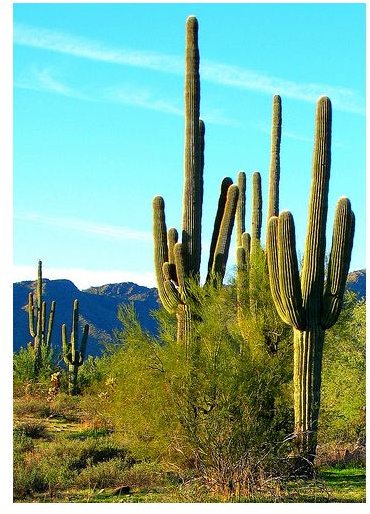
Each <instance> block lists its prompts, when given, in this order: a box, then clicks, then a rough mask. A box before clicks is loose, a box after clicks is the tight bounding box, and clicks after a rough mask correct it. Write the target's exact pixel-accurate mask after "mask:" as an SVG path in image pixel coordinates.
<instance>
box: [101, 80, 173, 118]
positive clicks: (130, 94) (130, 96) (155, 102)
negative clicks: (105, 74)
mask: <svg viewBox="0 0 370 514" xmlns="http://www.w3.org/2000/svg"><path fill="white" fill-rule="evenodd" d="M103 94H104V98H105V99H107V100H109V101H112V102H115V103H121V104H125V105H135V106H137V107H143V108H144V109H151V110H154V111H160V112H165V113H167V114H175V115H176V116H182V115H183V109H181V108H180V107H179V106H177V105H174V104H173V103H171V102H169V101H168V100H162V99H159V98H154V97H153V94H152V93H151V92H150V91H149V90H148V89H141V90H140V89H138V88H132V87H128V86H119V87H115V88H108V89H106V90H105V91H104V93H103Z"/></svg>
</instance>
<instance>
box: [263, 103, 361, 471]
mask: <svg viewBox="0 0 370 514" xmlns="http://www.w3.org/2000/svg"><path fill="white" fill-rule="evenodd" d="M330 152H331V103H330V100H329V98H327V97H322V98H320V99H319V101H318V104H317V109H316V127H315V143H314V150H313V170H312V183H311V193H310V202H309V214H308V227H307V235H306V243H305V252H304V260H303V269H302V276H301V279H300V277H299V270H298V262H297V255H296V249H295V232H294V220H293V216H292V215H291V213H290V212H287V211H286V212H282V213H281V214H280V215H279V216H278V217H276V216H273V217H272V218H271V219H270V221H269V225H268V235H267V257H268V267H269V277H270V286H271V293H272V296H273V299H274V303H275V306H276V309H277V311H278V313H279V314H280V316H281V318H282V320H283V321H284V322H285V323H288V324H289V325H291V326H292V327H293V332H294V380H293V381H294V414H295V435H296V442H297V445H296V448H297V454H298V456H299V457H301V458H303V459H304V460H305V461H306V462H309V463H311V464H312V463H313V462H314V458H315V454H316V445H317V425H318V416H319V408H320V387H321V367H322V352H323V344H324V334H325V330H327V329H328V328H330V327H331V326H332V325H333V324H334V323H335V322H336V320H337V319H338V316H339V313H340V310H341V307H342V302H343V294H344V289H345V283H346V278H347V274H348V270H349V264H350V259H351V250H352V244H353V235H354V227H355V219H354V214H353V212H352V210H351V204H350V201H349V200H348V199H347V198H344V197H343V198H341V199H340V200H339V201H338V204H337V208H336V213H335V219H334V230H333V239H332V246H331V251H330V256H329V265H328V270H327V275H326V281H325V230H326V219H327V210H328V189H329V177H330V159H331V154H330Z"/></svg>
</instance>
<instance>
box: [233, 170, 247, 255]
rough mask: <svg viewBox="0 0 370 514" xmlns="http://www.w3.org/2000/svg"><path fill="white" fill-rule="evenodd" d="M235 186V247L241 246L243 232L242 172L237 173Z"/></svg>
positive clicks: (243, 186)
mask: <svg viewBox="0 0 370 514" xmlns="http://www.w3.org/2000/svg"><path fill="white" fill-rule="evenodd" d="M237 185H238V188H239V196H238V204H237V207H236V213H235V231H236V246H237V247H239V246H242V235H243V234H244V232H245V189H246V176H245V173H244V171H240V172H239V173H238V179H237Z"/></svg>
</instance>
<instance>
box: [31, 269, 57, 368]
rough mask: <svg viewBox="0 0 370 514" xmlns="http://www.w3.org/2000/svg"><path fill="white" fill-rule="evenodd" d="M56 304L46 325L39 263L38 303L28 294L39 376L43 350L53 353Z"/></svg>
mask: <svg viewBox="0 0 370 514" xmlns="http://www.w3.org/2000/svg"><path fill="white" fill-rule="evenodd" d="M55 306H56V303H55V301H54V300H53V301H52V302H51V307H50V312H49V317H48V322H47V324H46V318H47V316H46V302H45V301H43V299H42V262H41V261H39V262H38V270H37V283H36V301H35V299H34V294H33V293H29V294H28V326H29V332H30V336H31V337H32V338H33V342H32V343H31V345H32V346H33V350H34V353H35V358H34V373H35V376H37V375H38V373H39V371H40V367H41V365H42V355H43V350H44V351H45V353H46V354H49V353H50V351H51V335H52V330H53V324H54V315H55Z"/></svg>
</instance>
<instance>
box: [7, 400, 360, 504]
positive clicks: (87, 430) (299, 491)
mask: <svg viewBox="0 0 370 514" xmlns="http://www.w3.org/2000/svg"><path fill="white" fill-rule="evenodd" d="M47 407H48V408H47ZM47 411H48V412H49V416H48V417H46V416H45V413H46V412H47ZM71 411H73V412H74V413H76V412H77V413H78V412H79V411H78V400H77V399H74V400H73V403H72V402H71V400H69V399H67V401H66V402H65V403H63V402H62V401H60V403H59V404H57V405H49V406H47V405H43V404H42V401H41V400H40V401H36V400H34V401H33V402H30V403H29V404H28V409H27V402H26V401H25V400H21V399H19V400H16V402H15V427H16V428H15V430H14V484H15V489H14V490H15V497H14V501H15V502H18V503H22V502H30V501H31V502H39V503H49V502H62V503H64V502H69V503H179V502H186V503H193V502H199V503H217V502H243V503H260V502H264V503H267V502H269V503H280V502H284V503H288V502H289V503H296V502H298V503H310V502H317V503H332V502H336V503H342V502H347V503H355V502H357V503H359V502H365V469H364V468H359V467H357V468H355V467H352V468H339V467H338V468H335V467H330V468H322V469H319V470H318V472H317V475H316V477H315V478H314V479H313V480H310V481H300V480H294V481H290V482H289V483H277V484H276V488H275V486H274V487H271V486H270V487H269V488H268V490H267V488H266V490H265V491H262V492H261V493H259V494H254V495H253V496H249V497H246V496H241V497H223V496H221V495H218V496H217V495H212V494H211V493H210V492H209V491H207V489H206V487H205V486H202V485H201V484H200V483H199V482H198V481H197V480H196V479H195V477H192V476H191V474H190V475H189V477H188V478H187V480H186V481H184V480H183V479H182V477H181V476H180V475H177V474H176V473H174V472H169V470H168V469H166V468H165V466H164V465H163V464H161V463H159V462H150V461H140V460H137V459H135V458H134V457H133V456H132V455H131V454H130V452H128V451H127V449H126V448H125V444H124V438H123V437H122V434H119V433H114V432H113V431H112V430H111V429H107V428H106V427H97V426H94V425H91V426H89V423H88V420H86V419H84V417H83V415H82V413H79V414H78V415H74V416H72V415H71V414H72V412H71ZM50 414H51V415H50ZM55 414H57V415H55ZM122 485H127V486H130V493H129V494H121V495H119V494H115V490H116V488H117V487H120V486H122Z"/></svg>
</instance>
